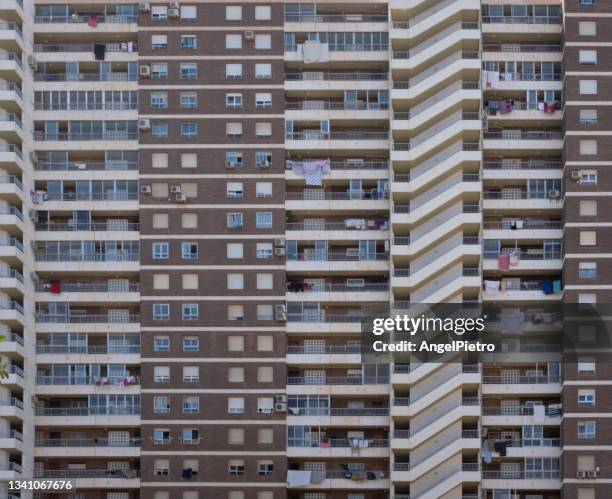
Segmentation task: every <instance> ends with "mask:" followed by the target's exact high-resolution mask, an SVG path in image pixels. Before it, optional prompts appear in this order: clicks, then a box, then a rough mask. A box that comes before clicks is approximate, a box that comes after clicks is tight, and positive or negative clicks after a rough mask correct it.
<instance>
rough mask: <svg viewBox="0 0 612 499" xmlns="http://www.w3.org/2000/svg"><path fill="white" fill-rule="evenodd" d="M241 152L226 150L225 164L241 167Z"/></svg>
mask: <svg viewBox="0 0 612 499" xmlns="http://www.w3.org/2000/svg"><path fill="white" fill-rule="evenodd" d="M242 164H243V163H242V153H241V152H235V151H228V152H226V153H225V165H226V166H228V167H232V168H242Z"/></svg>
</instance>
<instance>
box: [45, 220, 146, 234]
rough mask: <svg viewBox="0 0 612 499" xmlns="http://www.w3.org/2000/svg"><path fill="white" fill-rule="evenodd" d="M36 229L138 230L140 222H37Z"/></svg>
mask: <svg viewBox="0 0 612 499" xmlns="http://www.w3.org/2000/svg"><path fill="white" fill-rule="evenodd" d="M35 226H36V230H44V231H101V232H107V231H120V232H124V231H138V230H139V227H140V224H139V223H138V222H121V223H117V224H114V223H112V222H111V223H109V222H90V223H78V222H77V223H67V222H36V224H35Z"/></svg>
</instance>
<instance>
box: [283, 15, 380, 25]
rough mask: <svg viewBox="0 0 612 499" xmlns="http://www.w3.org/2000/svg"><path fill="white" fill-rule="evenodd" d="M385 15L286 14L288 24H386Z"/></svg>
mask: <svg viewBox="0 0 612 499" xmlns="http://www.w3.org/2000/svg"><path fill="white" fill-rule="evenodd" d="M388 20H389V18H388V17H387V16H386V15H384V14H291V13H285V22H288V23H386V22H388Z"/></svg>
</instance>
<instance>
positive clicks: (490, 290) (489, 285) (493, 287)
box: [484, 281, 500, 295]
mask: <svg viewBox="0 0 612 499" xmlns="http://www.w3.org/2000/svg"><path fill="white" fill-rule="evenodd" d="M484 285H485V293H486V294H491V295H494V294H496V293H497V292H498V291H499V286H500V282H499V281H485V282H484Z"/></svg>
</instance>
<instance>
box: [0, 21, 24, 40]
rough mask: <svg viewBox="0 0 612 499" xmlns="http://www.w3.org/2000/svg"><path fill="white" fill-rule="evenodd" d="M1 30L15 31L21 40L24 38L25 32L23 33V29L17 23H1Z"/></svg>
mask: <svg viewBox="0 0 612 499" xmlns="http://www.w3.org/2000/svg"><path fill="white" fill-rule="evenodd" d="M0 30H3V31H14V32H16V33H17V34H18V35H19V38H23V31H21V28H20V27H19V25H18V24H17V23H7V22H4V21H2V22H0Z"/></svg>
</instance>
